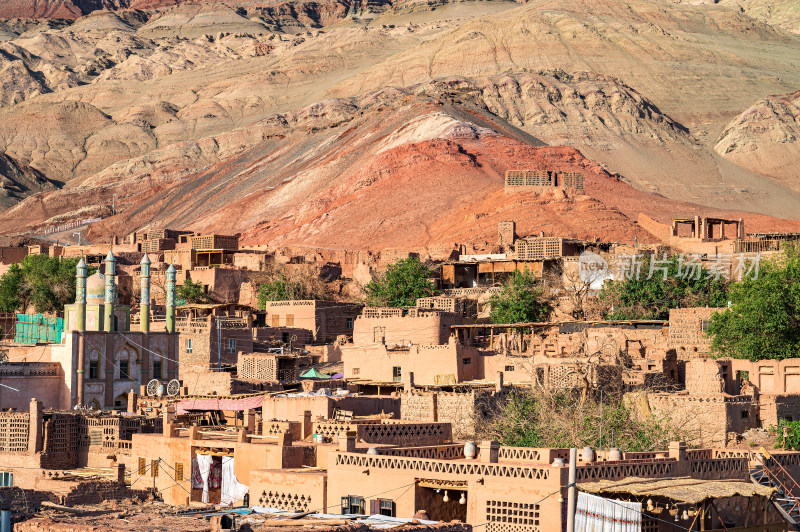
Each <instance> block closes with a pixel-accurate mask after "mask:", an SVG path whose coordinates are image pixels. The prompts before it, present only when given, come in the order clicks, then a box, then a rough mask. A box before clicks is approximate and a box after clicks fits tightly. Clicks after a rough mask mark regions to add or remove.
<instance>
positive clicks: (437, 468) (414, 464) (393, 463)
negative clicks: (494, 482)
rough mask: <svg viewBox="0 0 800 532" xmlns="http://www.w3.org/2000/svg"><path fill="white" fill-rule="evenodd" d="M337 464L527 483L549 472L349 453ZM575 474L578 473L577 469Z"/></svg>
mask: <svg viewBox="0 0 800 532" xmlns="http://www.w3.org/2000/svg"><path fill="white" fill-rule="evenodd" d="M336 465H343V466H353V467H360V468H365V467H369V468H378V469H400V470H405V471H419V472H422V473H437V474H442V475H455V476H457V477H459V478H463V477H465V476H471V475H480V476H491V477H504V478H519V479H529V480H547V479H548V478H550V473H551V472H552V469H551V468H550V467H549V466H546V467H527V466H517V465H504V464H486V463H475V462H452V461H447V460H429V459H425V458H400V457H382V456H370V455H364V454H350V453H337V454H336ZM578 471H580V469H579V470H578ZM593 478H594V477H593ZM579 480H581V479H579Z"/></svg>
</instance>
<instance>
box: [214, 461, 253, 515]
mask: <svg viewBox="0 0 800 532" xmlns="http://www.w3.org/2000/svg"><path fill="white" fill-rule="evenodd" d="M248 491H250V488H249V487H247V486H245V485H244V484H242V483H240V482H239V481H238V480H237V479H236V473H234V469H233V457H232V456H223V457H222V497H221V499H220V503H222V504H229V505H230V504H233V503H235V502H236V501H239V500H241V499H243V498H244V496H245V495H246V494H247V492H248Z"/></svg>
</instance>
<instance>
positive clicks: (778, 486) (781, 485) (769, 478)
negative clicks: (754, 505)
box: [750, 454, 800, 531]
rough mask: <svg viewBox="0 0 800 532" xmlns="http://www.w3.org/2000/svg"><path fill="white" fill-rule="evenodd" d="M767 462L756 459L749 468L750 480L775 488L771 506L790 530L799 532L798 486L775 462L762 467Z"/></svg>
mask: <svg viewBox="0 0 800 532" xmlns="http://www.w3.org/2000/svg"><path fill="white" fill-rule="evenodd" d="M756 456H758V455H756ZM766 456H769V454H767V455H766ZM768 461H771V460H769V459H768V458H767V459H765V458H763V457H760V458H757V459H756V461H755V463H754V464H753V465H751V466H750V480H751V481H752V482H754V483H756V484H761V485H762V486H767V487H770V488H775V490H776V492H775V495H774V496H773V497H772V504H773V505H774V506H775V508H776V509H777V510H778V512H779V513H780V514H781V515H782V516H783V519H784V520H785V521H786V522H787V523H789V525H791V528H792V529H794V530H798V531H800V499H798V498H797V496H800V486H798V485H797V483H796V482H795V480H794V479H793V478H792V477H791V476H790V475H789V473H787V472H786V470H785V469H784V468H783V467H782V466H781V465H780V464H778V463H777V462H774V461H771V462H772V464H770V465H769V466H766V465H764V464H765V463H767V462H768ZM792 488H794V489H792Z"/></svg>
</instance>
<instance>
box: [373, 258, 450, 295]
mask: <svg viewBox="0 0 800 532" xmlns="http://www.w3.org/2000/svg"><path fill="white" fill-rule="evenodd" d="M432 275H433V272H431V270H430V268H428V267H427V266H425V265H424V264H422V263H421V262H420V261H419V259H418V258H416V257H408V258H406V259H401V260H399V261H397V262H395V263H394V264H390V265H389V267H388V268H387V269H386V273H384V274H383V275H382V276H380V277H378V278H376V279H373V280H372V281H370V282H369V283H367V285H366V286H365V287H364V290H365V291H366V292H367V304H368V305H372V306H382V307H413V306H414V305H416V302H417V299H419V298H421V297H428V296H435V295H436V294H437V293H438V290H436V288H435V287H434V286H433V283H431V276H432Z"/></svg>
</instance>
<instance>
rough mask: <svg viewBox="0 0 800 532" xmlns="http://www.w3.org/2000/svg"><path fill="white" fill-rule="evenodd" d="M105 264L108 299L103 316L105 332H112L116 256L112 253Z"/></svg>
mask: <svg viewBox="0 0 800 532" xmlns="http://www.w3.org/2000/svg"><path fill="white" fill-rule="evenodd" d="M105 263H106V273H105V275H106V294H105V295H106V297H105V301H104V305H103V310H104V311H105V312H104V316H103V330H104V331H106V332H111V331H113V330H114V299H115V296H116V290H115V286H114V284H115V283H114V278H115V277H116V271H117V259H115V258H114V254H113V253H112V252H111V251H109V252H108V255H106V260H105Z"/></svg>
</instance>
